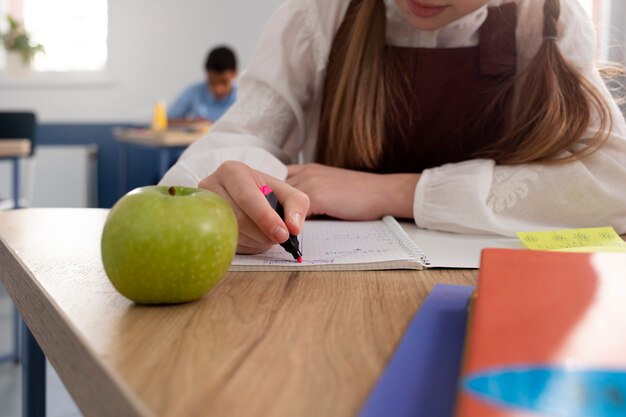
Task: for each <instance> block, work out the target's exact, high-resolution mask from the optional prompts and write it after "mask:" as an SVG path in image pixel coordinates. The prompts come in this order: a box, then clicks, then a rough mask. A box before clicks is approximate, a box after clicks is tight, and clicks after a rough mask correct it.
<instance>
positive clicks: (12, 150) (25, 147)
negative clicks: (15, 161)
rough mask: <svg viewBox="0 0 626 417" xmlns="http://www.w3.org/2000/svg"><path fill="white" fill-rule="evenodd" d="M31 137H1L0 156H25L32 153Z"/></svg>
mask: <svg viewBox="0 0 626 417" xmlns="http://www.w3.org/2000/svg"><path fill="white" fill-rule="evenodd" d="M30 147H31V141H30V140H29V139H0V158H24V157H26V156H28V155H30V149H31V148H30Z"/></svg>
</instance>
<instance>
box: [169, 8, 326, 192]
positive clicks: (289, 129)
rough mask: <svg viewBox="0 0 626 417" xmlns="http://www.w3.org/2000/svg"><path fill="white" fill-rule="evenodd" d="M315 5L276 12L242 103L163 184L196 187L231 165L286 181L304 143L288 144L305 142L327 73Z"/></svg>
mask: <svg viewBox="0 0 626 417" xmlns="http://www.w3.org/2000/svg"><path fill="white" fill-rule="evenodd" d="M310 3H312V2H310V1H308V0H291V1H287V2H286V3H284V4H283V5H282V6H281V7H280V8H279V9H278V10H277V11H276V12H275V13H274V15H273V16H272V18H271V20H270V21H269V23H268V24H267V26H266V28H265V30H264V32H263V35H262V37H261V39H260V41H259V44H258V46H257V49H256V51H255V53H254V54H253V57H252V59H251V61H250V64H249V66H248V69H247V70H246V71H245V72H244V73H243V74H242V76H241V78H240V80H239V91H238V98H237V101H236V102H235V104H234V105H233V106H232V107H231V108H230V109H229V111H228V112H227V113H226V114H225V115H224V116H223V117H222V118H221V119H220V120H219V121H218V122H217V123H216V124H215V125H214V126H213V127H212V129H211V130H210V132H209V133H208V134H207V135H206V136H204V137H203V138H202V139H200V140H198V141H197V142H195V143H194V144H192V145H191V146H190V147H189V148H188V149H187V150H186V151H185V152H184V153H183V155H181V158H180V159H179V161H178V162H177V163H176V164H175V165H174V166H173V167H172V168H171V169H170V170H169V171H168V172H167V174H166V175H165V176H164V177H163V179H162V180H161V182H160V183H161V184H163V185H187V186H196V185H197V184H198V182H199V181H201V180H202V179H203V178H205V177H206V176H207V175H209V174H211V173H212V172H213V171H214V170H215V169H217V167H218V166H219V165H220V164H221V163H223V162H224V161H227V160H237V161H241V162H244V163H246V164H248V165H250V166H251V167H253V168H255V169H257V170H260V171H263V172H266V173H268V174H270V175H273V176H275V177H278V178H283V179H284V178H285V177H286V175H287V169H286V166H285V163H291V162H295V159H296V157H297V153H298V151H299V147H301V145H302V143H298V144H297V146H295V147H293V146H292V147H290V148H289V149H286V148H285V142H286V140H287V138H288V137H290V136H292V135H293V136H298V137H300V139H299V140H300V141H303V140H304V134H303V133H302V132H304V129H305V126H304V119H305V118H304V112H305V109H306V108H307V106H308V105H309V103H310V101H311V97H312V94H313V93H314V91H313V90H314V85H315V82H316V80H317V79H318V78H319V77H320V73H321V71H320V70H319V61H320V59H319V58H318V57H316V53H317V50H318V48H317V46H316V39H315V38H316V37H319V36H320V34H316V30H314V29H317V28H313V27H312V19H311V16H310V14H311V13H310V11H309V10H307V9H308V7H309V4H310ZM294 132H295V133H294Z"/></svg>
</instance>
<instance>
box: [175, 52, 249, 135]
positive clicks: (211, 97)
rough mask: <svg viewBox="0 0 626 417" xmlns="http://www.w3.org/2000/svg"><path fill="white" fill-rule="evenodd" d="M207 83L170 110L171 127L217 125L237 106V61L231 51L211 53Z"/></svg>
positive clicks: (193, 88)
mask: <svg viewBox="0 0 626 417" xmlns="http://www.w3.org/2000/svg"><path fill="white" fill-rule="evenodd" d="M204 69H205V71H206V81H204V82H200V83H197V84H194V85H192V86H190V87H188V88H187V89H186V90H185V91H183V93H182V94H181V95H180V96H179V97H178V98H177V99H176V101H174V103H173V104H172V105H171V106H170V108H169V110H168V113H167V117H168V119H169V122H170V123H171V124H177V123H189V122H206V121H208V122H211V123H212V122H215V121H216V120H217V119H219V118H220V117H221V116H222V115H223V114H224V113H225V112H226V110H228V108H229V107H230V106H231V105H232V104H233V103H234V102H235V98H236V96H237V87H236V85H235V79H236V78H237V58H236V56H235V53H234V52H233V51H232V50H231V49H230V48H228V47H224V46H221V47H218V48H215V49H213V50H211V51H210V52H209V54H208V56H207V59H206V61H205V64H204Z"/></svg>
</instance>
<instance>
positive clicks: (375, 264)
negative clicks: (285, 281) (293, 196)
mask: <svg viewBox="0 0 626 417" xmlns="http://www.w3.org/2000/svg"><path fill="white" fill-rule="evenodd" d="M298 239H299V241H300V250H301V252H302V253H303V262H302V263H301V264H299V263H297V262H296V260H295V259H293V257H292V256H291V254H289V253H288V252H287V251H285V250H284V249H283V248H282V247H280V246H279V245H275V246H274V247H272V248H271V249H270V250H268V251H267V252H264V253H261V254H258V255H236V256H235V259H234V260H233V263H232V266H231V270H233V271H235V270H354V269H361V270H368V269H372V270H373V269H399V268H412V269H421V268H422V264H423V263H425V261H424V259H423V253H422V252H421V251H420V250H419V248H418V247H416V245H415V244H414V243H413V241H412V240H411V239H410V238H409V237H408V236H407V235H406V234H405V233H404V231H403V230H402V227H400V225H399V224H398V222H397V221H396V220H395V219H394V218H393V217H386V218H385V219H384V220H382V221H381V220H378V221H369V222H347V221H338V220H309V221H306V222H305V223H304V228H303V231H302V234H301V235H300V236H299V237H298Z"/></svg>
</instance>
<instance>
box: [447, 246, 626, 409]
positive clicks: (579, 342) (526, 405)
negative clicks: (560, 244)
mask: <svg viewBox="0 0 626 417" xmlns="http://www.w3.org/2000/svg"><path fill="white" fill-rule="evenodd" d="M456 416H457V417H540V416H550V417H557V416H558V417H561V416H567V417H583V416H585V417H587V416H593V417H614V416H626V255H624V254H618V253H600V254H582V253H558V252H538V251H527V250H507V249H487V250H485V251H483V253H482V258H481V267H480V276H479V281H478V289H477V297H476V299H475V300H474V302H473V304H472V306H471V312H470V322H469V326H468V335H467V337H466V350H465V354H464V363H463V370H462V378H461V383H460V391H459V396H458V401H457V409H456Z"/></svg>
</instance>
